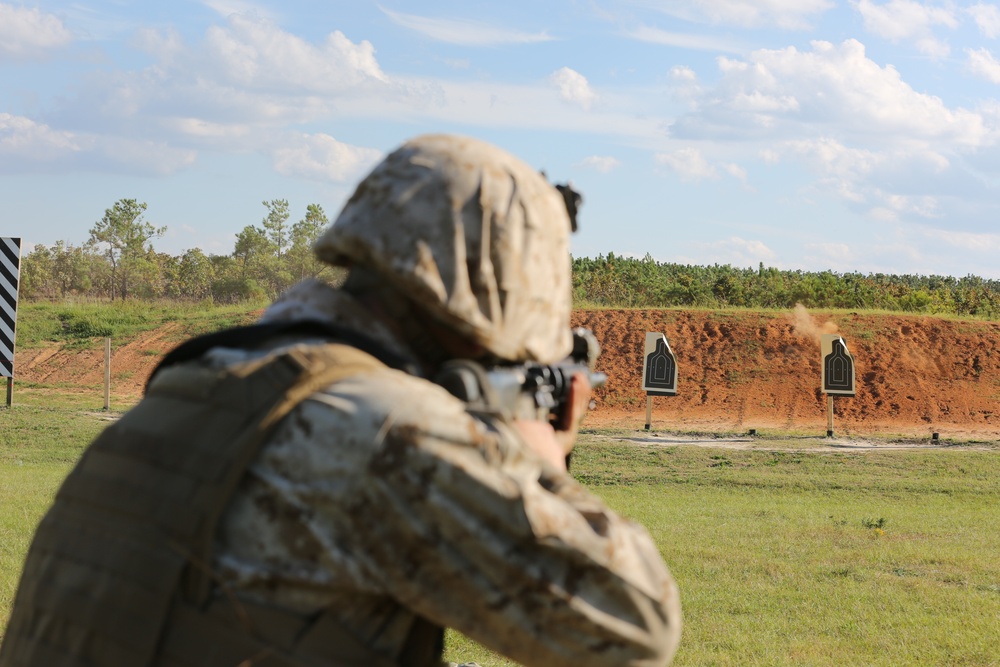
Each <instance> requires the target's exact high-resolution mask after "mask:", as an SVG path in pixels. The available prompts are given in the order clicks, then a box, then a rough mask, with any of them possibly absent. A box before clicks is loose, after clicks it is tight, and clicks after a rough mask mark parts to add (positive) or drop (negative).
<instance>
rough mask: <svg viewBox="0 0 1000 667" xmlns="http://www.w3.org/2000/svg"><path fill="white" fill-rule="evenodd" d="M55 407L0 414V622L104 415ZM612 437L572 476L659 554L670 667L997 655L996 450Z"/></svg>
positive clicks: (592, 443) (34, 404) (963, 659)
mask: <svg viewBox="0 0 1000 667" xmlns="http://www.w3.org/2000/svg"><path fill="white" fill-rule="evenodd" d="M54 400H55V399H54V398H53V396H52V395H45V396H41V395H38V396H35V395H34V394H33V393H32V392H31V391H28V390H26V391H24V392H22V393H21V394H20V395H19V403H18V404H16V405H15V407H14V408H13V409H11V410H5V409H3V408H0V628H3V627H5V626H6V623H7V620H8V617H9V613H10V605H11V599H12V596H13V594H14V591H15V588H16V585H17V579H18V576H19V569H20V566H21V562H22V560H23V558H24V553H25V551H26V549H27V545H28V542H29V541H30V538H31V533H32V530H33V528H34V526H35V524H36V523H37V521H38V519H39V518H40V516H41V514H42V513H43V512H44V511H45V508H46V507H47V505H48V504H49V503H50V502H51V498H52V496H53V494H54V493H55V490H56V488H57V487H58V485H59V483H60V481H61V479H62V478H63V476H65V474H66V473H67V472H68V471H69V469H70V467H71V466H72V465H73V463H74V461H75V460H76V459H77V457H78V456H79V454H80V452H81V450H82V447H83V445H84V444H85V443H86V442H88V441H89V440H90V439H91V438H92V437H93V436H94V435H95V434H96V433H97V432H98V431H99V430H100V429H101V428H102V427H103V426H104V424H106V421H105V419H104V415H103V414H102V413H101V411H100V410H99V409H97V408H96V407H95V405H91V404H90V403H94V401H92V400H90V401H88V400H83V399H68V398H67V399H62V398H59V399H58V400H57V401H55V404H56V407H53V403H54ZM618 434H619V435H621V434H622V433H621V432H619V433H618ZM606 435H608V433H592V434H584V436H583V437H582V438H581V444H580V446H579V447H578V450H577V453H576V454H575V456H574V462H573V473H574V475H575V476H576V477H577V479H579V480H580V481H581V482H583V483H584V484H586V485H587V486H588V487H589V488H591V489H592V490H593V491H594V492H595V493H597V494H598V495H600V496H601V497H602V498H604V499H605V500H606V501H607V502H608V503H609V504H610V505H611V506H612V507H614V508H615V509H616V510H617V511H619V512H620V513H622V514H624V515H626V516H629V517H631V518H633V519H635V520H637V521H640V522H642V523H643V524H644V525H646V526H647V527H648V528H649V530H650V532H651V533H652V535H653V536H654V538H655V539H656V541H657V543H658V545H659V547H660V549H661V550H662V552H663V554H664V557H665V559H666V561H667V563H668V564H669V565H670V568H671V570H672V572H673V573H674V576H675V577H676V579H677V581H678V583H679V586H680V589H681V596H682V603H683V606H684V633H683V639H682V641H681V647H680V650H679V652H678V654H677V657H676V659H675V661H674V664H675V665H692V666H693V665H739V666H747V665H769V666H770V665H789V666H792V665H796V666H798V665H816V666H823V665H830V666H834V665H836V666H841V665H885V666H894V667H895V666H903V665H913V666H918V665H919V666H925V665H963V666H971V665H982V666H985V665H1000V444H997V443H987V444H986V445H985V446H981V447H979V448H968V447H951V448H943V449H938V450H894V451H867V452H851V453H840V452H835V453H829V452H819V451H808V448H807V449H806V451H797V449H798V448H801V447H802V440H801V439H800V440H790V439H785V440H782V439H780V438H773V439H772V438H766V439H761V440H760V441H759V442H758V445H759V446H767V447H769V448H773V449H776V450H777V451H743V450H731V449H721V448H702V447H690V446H662V445H661V446H656V447H643V446H639V445H637V444H634V443H617V442H613V441H608V440H607V439H606V438H604V437H600V436H606ZM611 435H614V433H612V434H611ZM447 644H448V648H447V657H448V658H449V659H451V660H455V661H458V662H461V661H469V660H476V661H478V662H479V663H480V664H481V665H483V666H484V667H489V666H491V665H511V664H514V663H511V662H510V661H507V660H505V659H503V658H501V657H499V656H496V655H495V654H492V653H491V652H489V651H487V650H486V649H484V648H482V647H480V646H479V645H477V644H475V643H473V642H471V641H469V640H467V639H466V638H464V637H462V636H461V635H458V634H457V633H449V634H448V637H447Z"/></svg>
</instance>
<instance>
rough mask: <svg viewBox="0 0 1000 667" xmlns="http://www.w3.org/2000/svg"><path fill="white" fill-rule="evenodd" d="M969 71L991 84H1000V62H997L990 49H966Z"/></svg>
mask: <svg viewBox="0 0 1000 667" xmlns="http://www.w3.org/2000/svg"><path fill="white" fill-rule="evenodd" d="M965 54H966V56H968V61H967V65H968V68H969V71H971V72H972V73H973V74H975V75H977V76H980V77H982V78H984V79H986V80H987V81H989V82H990V83H998V84H1000V61H997V59H996V58H994V57H993V54H992V53H990V51H989V49H985V48H984V49H976V50H975V51H973V50H972V49H966V51H965Z"/></svg>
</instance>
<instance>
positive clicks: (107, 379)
mask: <svg viewBox="0 0 1000 667" xmlns="http://www.w3.org/2000/svg"><path fill="white" fill-rule="evenodd" d="M104 409H105V410H110V409H111V338H110V337H108V338H105V339H104Z"/></svg>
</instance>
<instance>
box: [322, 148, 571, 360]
mask: <svg viewBox="0 0 1000 667" xmlns="http://www.w3.org/2000/svg"><path fill="white" fill-rule="evenodd" d="M569 233H570V219H569V215H568V213H567V210H566V204H565V203H564V200H563V196H562V195H561V194H560V193H559V191H557V190H556V188H555V187H553V186H552V185H550V184H549V183H548V181H547V180H546V179H545V177H544V176H542V175H541V174H540V173H539V172H537V171H536V170H534V169H532V168H531V167H529V166H528V165H527V164H525V163H524V162H522V161H521V160H519V159H517V158H515V157H514V156H512V155H510V154H509V153H507V152H505V151H502V150H500V149H499V148H497V147H495V146H492V145H490V144H487V143H485V142H482V141H479V140H476V139H471V138H467V137H459V136H452V135H441V134H437V135H425V136H420V137H417V138H415V139H413V140H411V141H409V142H407V143H405V144H403V145H402V146H401V147H400V148H398V149H397V150H396V151H394V152H393V153H392V154H390V155H389V156H388V157H386V158H385V159H384V160H383V161H382V162H381V163H380V164H379V165H378V166H376V167H375V169H374V170H373V171H372V172H371V173H370V174H369V175H368V176H367V177H366V178H365V179H364V180H363V181H362V182H361V184H360V185H358V188H357V190H356V191H355V192H354V195H353V196H351V198H350V199H349V200H348V202H347V204H345V205H344V209H343V211H341V213H340V216H339V217H338V218H337V220H336V221H335V222H334V223H333V225H331V226H330V228H329V229H328V230H327V231H326V232H324V233H323V235H322V236H321V237H320V238H319V239H318V240H317V242H316V245H315V247H314V249H315V251H316V254H317V256H318V257H319V258H320V259H321V260H324V261H326V262H329V263H331V264H334V265H337V266H346V267H351V266H359V267H365V268H366V269H368V270H371V271H374V272H375V273H376V274H377V275H378V276H380V277H381V278H382V279H384V280H386V281H387V282H388V283H389V284H391V285H392V286H393V288H394V289H395V290H396V291H397V292H399V293H401V294H403V295H404V296H406V297H407V298H408V299H409V300H410V301H411V302H413V303H415V304H417V306H418V307H419V308H420V309H422V310H424V311H426V312H427V313H428V314H429V315H430V316H432V317H434V318H435V319H437V320H438V321H439V322H441V323H443V324H444V325H446V326H448V327H449V328H450V329H452V330H453V331H455V332H457V333H458V334H460V335H461V336H463V337H466V338H468V339H470V340H472V341H474V342H476V343H479V344H480V345H482V346H483V347H484V348H486V349H487V350H488V351H489V352H491V353H492V354H493V355H495V356H497V357H499V358H501V359H506V360H510V361H538V362H541V363H552V362H554V361H558V360H560V359H564V358H565V357H566V356H567V355H568V354H569V353H570V351H571V349H572V347H573V340H572V335H571V333H570V328H569V316H570V307H571V297H570V292H571V287H570V256H569Z"/></svg>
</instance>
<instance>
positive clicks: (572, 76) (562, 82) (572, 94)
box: [549, 67, 597, 109]
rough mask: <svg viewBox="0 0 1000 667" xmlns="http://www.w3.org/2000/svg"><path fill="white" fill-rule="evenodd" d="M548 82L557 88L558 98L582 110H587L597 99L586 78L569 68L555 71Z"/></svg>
mask: <svg viewBox="0 0 1000 667" xmlns="http://www.w3.org/2000/svg"><path fill="white" fill-rule="evenodd" d="M549 81H551V82H552V83H554V84H555V85H556V87H558V88H559V97H561V98H562V99H563V100H565V101H566V102H572V103H573V104H579V105H580V106H581V107H583V108H584V109H589V108H590V105H591V104H592V103H593V102H594V100H596V99H597V93H595V92H594V90H593V88H591V87H590V82H588V81H587V77H585V76H584V75H582V74H580V73H579V72H577V71H576V70H573V69H570V68H569V67H560V68H559V69H557V70H556V71H555V72H553V73H552V74H551V76H549Z"/></svg>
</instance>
